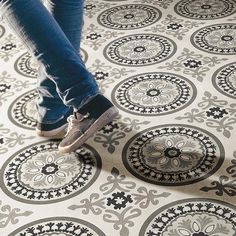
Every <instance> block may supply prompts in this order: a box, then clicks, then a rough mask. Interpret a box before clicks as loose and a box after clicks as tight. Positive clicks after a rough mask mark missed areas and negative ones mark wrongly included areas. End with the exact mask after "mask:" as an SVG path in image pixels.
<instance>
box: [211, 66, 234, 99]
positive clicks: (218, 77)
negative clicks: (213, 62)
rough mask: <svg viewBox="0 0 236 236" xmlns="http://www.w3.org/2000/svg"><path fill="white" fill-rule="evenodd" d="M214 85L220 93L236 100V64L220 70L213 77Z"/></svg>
mask: <svg viewBox="0 0 236 236" xmlns="http://www.w3.org/2000/svg"><path fill="white" fill-rule="evenodd" d="M212 83H213V85H214V87H215V88H216V89H217V90H218V91H219V92H220V93H222V94H224V95H226V96H228V97H231V98H236V63H230V64H227V65H225V66H222V67H221V68H219V69H218V70H217V71H216V72H215V73H214V74H213V76H212Z"/></svg>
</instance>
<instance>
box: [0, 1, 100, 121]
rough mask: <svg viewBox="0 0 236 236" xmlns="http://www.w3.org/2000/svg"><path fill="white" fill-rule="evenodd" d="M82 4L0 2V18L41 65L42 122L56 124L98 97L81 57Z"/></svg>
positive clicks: (94, 83) (70, 2)
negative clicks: (5, 21)
mask: <svg viewBox="0 0 236 236" xmlns="http://www.w3.org/2000/svg"><path fill="white" fill-rule="evenodd" d="M83 2H84V1H83V0H47V2H46V6H47V7H45V5H44V4H43V3H42V2H41V1H40V0H0V10H1V15H2V16H3V17H4V18H5V19H6V20H7V22H8V23H9V25H10V26H11V28H12V29H13V30H14V31H15V32H16V34H17V35H18V36H19V37H20V38H21V39H22V41H23V42H24V44H25V45H26V47H27V48H28V49H29V51H30V52H31V53H32V54H33V55H34V56H35V58H36V59H37V60H38V62H39V65H40V66H39V74H38V88H37V89H38V92H39V99H38V101H37V110H38V113H39V122H43V123H47V122H48V123H53V122H56V121H58V120H60V119H61V118H62V116H63V115H64V114H65V113H67V112H68V110H69V109H71V107H72V108H74V109H78V108H80V107H81V106H82V105H83V104H84V103H85V102H86V101H88V100H89V98H91V97H93V96H95V95H96V94H98V92H99V91H98V86H97V84H96V82H95V79H94V77H93V76H92V75H91V73H89V72H88V70H87V69H86V67H85V65H84V63H83V61H82V59H81V57H80V54H79V48H80V38H81V31H82V26H83Z"/></svg>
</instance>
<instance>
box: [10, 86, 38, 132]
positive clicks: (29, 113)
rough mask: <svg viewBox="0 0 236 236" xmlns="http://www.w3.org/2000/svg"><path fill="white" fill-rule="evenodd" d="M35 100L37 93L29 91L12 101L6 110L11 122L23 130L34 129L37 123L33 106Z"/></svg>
mask: <svg viewBox="0 0 236 236" xmlns="http://www.w3.org/2000/svg"><path fill="white" fill-rule="evenodd" d="M37 98H38V92H37V91H36V90H31V91H29V92H27V93H24V94H23V95H21V96H20V97H19V98H17V99H16V100H15V101H13V103H12V104H11V105H10V107H9V110H8V117H9V119H10V120H11V122H12V123H14V124H15V125H17V126H19V127H21V128H24V129H31V130H32V129H34V127H35V126H36V122H37V117H36V116H37V112H36V106H35V102H36V99H37Z"/></svg>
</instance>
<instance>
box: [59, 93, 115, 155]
mask: <svg viewBox="0 0 236 236" xmlns="http://www.w3.org/2000/svg"><path fill="white" fill-rule="evenodd" d="M117 114H118V110H117V108H116V107H114V105H113V104H112V103H111V102H110V101H109V100H108V99H107V98H105V97H104V96H102V95H101V94H98V95H97V96H96V97H95V98H93V99H92V100H91V101H89V102H88V103H86V104H85V105H84V106H83V107H82V108H81V109H80V110H78V111H77V112H75V113H74V115H71V116H70V117H69V118H68V122H69V126H68V131H67V134H66V136H65V138H64V139H63V140H62V141H61V143H60V144H59V146H58V149H59V151H60V152H61V153H67V152H72V151H74V150H75V149H77V148H79V147H80V146H81V145H82V144H83V143H84V142H85V141H86V140H87V139H88V138H89V137H91V136H92V135H93V134H94V133H96V132H97V131H98V130H100V129H101V128H103V127H104V126H105V125H107V124H108V123H110V122H111V121H112V120H113V119H114V118H115V116H116V115H117Z"/></svg>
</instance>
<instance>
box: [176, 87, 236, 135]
mask: <svg viewBox="0 0 236 236" xmlns="http://www.w3.org/2000/svg"><path fill="white" fill-rule="evenodd" d="M176 119H177V120H186V121H187V122H189V123H194V122H197V123H204V124H206V126H208V127H209V128H211V129H215V130H216V131H217V132H218V133H222V135H223V136H224V137H226V138H230V137H231V134H232V131H233V130H234V129H235V127H236V103H230V102H228V101H227V100H223V99H221V98H218V97H217V96H214V95H212V94H211V93H210V92H208V91H206V92H205V93H204V97H203V98H202V101H201V102H199V103H198V104H197V108H193V109H191V111H190V112H186V113H184V116H178V117H176Z"/></svg>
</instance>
